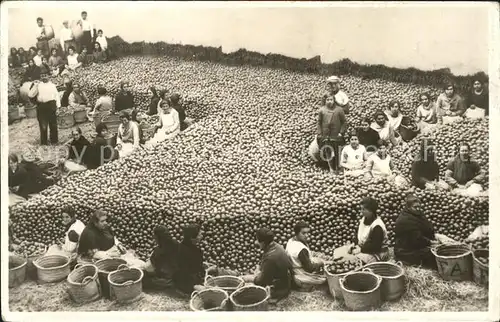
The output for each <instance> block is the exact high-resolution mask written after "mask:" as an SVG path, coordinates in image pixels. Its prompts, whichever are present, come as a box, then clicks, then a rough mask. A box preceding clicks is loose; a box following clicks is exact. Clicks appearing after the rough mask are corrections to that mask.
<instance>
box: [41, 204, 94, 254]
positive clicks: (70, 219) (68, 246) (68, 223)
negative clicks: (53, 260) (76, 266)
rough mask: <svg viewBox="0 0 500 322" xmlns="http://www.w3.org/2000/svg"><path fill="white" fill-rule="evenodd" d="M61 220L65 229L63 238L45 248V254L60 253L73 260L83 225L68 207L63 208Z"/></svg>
mask: <svg viewBox="0 0 500 322" xmlns="http://www.w3.org/2000/svg"><path fill="white" fill-rule="evenodd" d="M62 222H63V224H64V226H65V231H66V232H65V233H64V238H63V239H62V240H61V244H55V245H52V246H50V247H49V249H48V250H47V254H49V255H50V254H61V255H64V256H68V257H70V258H72V259H73V260H75V259H76V251H77V249H78V240H79V239H80V235H81V234H82V232H83V230H84V229H85V225H84V224H83V223H82V222H81V221H80V220H78V219H76V214H75V212H74V210H73V209H72V208H70V207H66V208H65V209H63V212H62Z"/></svg>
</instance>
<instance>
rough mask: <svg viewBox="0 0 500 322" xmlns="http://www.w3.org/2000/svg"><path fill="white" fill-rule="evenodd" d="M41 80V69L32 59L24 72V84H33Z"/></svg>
mask: <svg viewBox="0 0 500 322" xmlns="http://www.w3.org/2000/svg"><path fill="white" fill-rule="evenodd" d="M36 80H40V67H38V66H37V65H35V61H34V60H33V59H30V60H29V61H28V68H26V72H24V77H23V82H33V81H36Z"/></svg>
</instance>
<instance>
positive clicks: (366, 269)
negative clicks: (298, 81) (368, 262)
mask: <svg viewBox="0 0 500 322" xmlns="http://www.w3.org/2000/svg"><path fill="white" fill-rule="evenodd" d="M361 271H362V272H370V273H372V274H375V273H374V272H373V269H371V268H369V267H363V268H362V269H361ZM375 275H377V274H375Z"/></svg>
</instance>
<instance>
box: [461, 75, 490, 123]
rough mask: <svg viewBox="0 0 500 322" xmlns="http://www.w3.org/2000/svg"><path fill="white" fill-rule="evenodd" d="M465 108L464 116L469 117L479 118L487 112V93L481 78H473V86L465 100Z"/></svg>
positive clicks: (486, 114)
mask: <svg viewBox="0 0 500 322" xmlns="http://www.w3.org/2000/svg"><path fill="white" fill-rule="evenodd" d="M466 103H467V104H466V106H467V110H466V111H465V114H464V116H465V117H467V118H471V119H479V118H484V117H485V116H488V114H489V109H490V108H489V95H488V90H487V89H486V88H484V84H483V82H482V80H480V79H475V80H474V83H473V88H472V91H471V93H470V94H469V96H468V97H467V102H466Z"/></svg>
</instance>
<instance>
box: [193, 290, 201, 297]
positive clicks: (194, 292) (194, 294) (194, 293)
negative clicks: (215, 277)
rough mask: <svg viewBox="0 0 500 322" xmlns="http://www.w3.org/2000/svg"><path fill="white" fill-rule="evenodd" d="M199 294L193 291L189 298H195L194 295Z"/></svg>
mask: <svg viewBox="0 0 500 322" xmlns="http://www.w3.org/2000/svg"><path fill="white" fill-rule="evenodd" d="M199 293H200V292H199V291H193V293H191V298H193V297H195V296H196V295H198V294H199Z"/></svg>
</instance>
